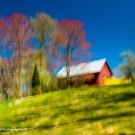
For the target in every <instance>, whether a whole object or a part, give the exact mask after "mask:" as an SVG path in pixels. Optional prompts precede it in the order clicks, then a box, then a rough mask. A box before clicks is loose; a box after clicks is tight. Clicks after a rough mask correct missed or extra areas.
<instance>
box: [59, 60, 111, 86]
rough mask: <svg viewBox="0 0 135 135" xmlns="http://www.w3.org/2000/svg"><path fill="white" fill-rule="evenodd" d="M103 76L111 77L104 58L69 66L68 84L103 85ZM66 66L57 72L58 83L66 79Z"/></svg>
mask: <svg viewBox="0 0 135 135" xmlns="http://www.w3.org/2000/svg"><path fill="white" fill-rule="evenodd" d="M104 76H106V77H108V78H110V77H112V71H111V69H110V67H109V65H108V63H107V61H106V59H100V60H95V61H91V62H87V63H81V64H76V65H72V66H70V84H71V85H74V84H75V83H76V82H79V84H81V85H82V84H87V85H104ZM66 77H67V75H66V67H65V66H64V67H63V68H62V69H61V70H60V71H59V72H58V73H57V80H58V82H59V83H63V82H65V81H66Z"/></svg>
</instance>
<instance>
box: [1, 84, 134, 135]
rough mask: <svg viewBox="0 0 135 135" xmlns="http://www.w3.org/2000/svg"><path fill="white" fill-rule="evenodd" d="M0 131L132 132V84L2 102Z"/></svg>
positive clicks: (39, 134) (41, 134)
mask: <svg viewBox="0 0 135 135" xmlns="http://www.w3.org/2000/svg"><path fill="white" fill-rule="evenodd" d="M0 134H2V135H12V134H15V135H99V134H106V135H107V134H108V135H109V134H119V135H120V134H121V135H124V134H135V85H134V84H124V85H117V86H106V87H86V86H85V87H82V88H77V89H70V90H60V91H56V92H50V93H45V94H42V95H40V96H35V97H30V98H27V99H23V100H20V101H8V102H1V103H0Z"/></svg>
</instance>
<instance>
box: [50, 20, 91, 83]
mask: <svg viewBox="0 0 135 135" xmlns="http://www.w3.org/2000/svg"><path fill="white" fill-rule="evenodd" d="M91 45H92V43H90V42H88V41H87V40H86V31H85V29H84V24H83V23H82V22H81V21H78V20H74V21H70V20H69V19H64V20H62V21H61V22H59V23H58V24H57V32H56V34H55V35H54V36H53V47H52V50H51V51H52V52H53V54H54V55H55V56H57V57H58V59H59V58H60V59H59V60H60V63H62V64H65V65H66V73H67V83H68V85H69V82H70V65H71V64H73V63H80V62H81V61H86V56H87V58H88V59H90V57H91V54H92V53H91V51H90V47H91ZM55 59H56V57H55Z"/></svg>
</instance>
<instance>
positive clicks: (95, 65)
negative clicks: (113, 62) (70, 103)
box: [57, 58, 106, 78]
mask: <svg viewBox="0 0 135 135" xmlns="http://www.w3.org/2000/svg"><path fill="white" fill-rule="evenodd" d="M105 62H106V58H104V59H100V60H95V61H91V62H87V63H81V64H77V65H72V66H70V76H76V75H83V74H88V73H98V72H100V71H101V69H102V67H103V65H104V64H105ZM66 76H67V74H66V66H64V67H63V68H62V69H61V70H60V71H59V72H58V73H57V77H60V78H64V77H66Z"/></svg>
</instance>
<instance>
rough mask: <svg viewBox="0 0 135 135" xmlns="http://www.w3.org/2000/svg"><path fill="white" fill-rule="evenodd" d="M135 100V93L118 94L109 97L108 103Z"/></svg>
mask: <svg viewBox="0 0 135 135" xmlns="http://www.w3.org/2000/svg"><path fill="white" fill-rule="evenodd" d="M134 99H135V93H123V94H116V95H112V96H109V97H108V101H111V102H112V101H113V102H125V101H131V100H134Z"/></svg>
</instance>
